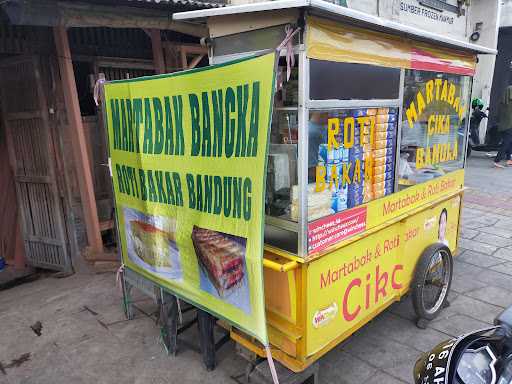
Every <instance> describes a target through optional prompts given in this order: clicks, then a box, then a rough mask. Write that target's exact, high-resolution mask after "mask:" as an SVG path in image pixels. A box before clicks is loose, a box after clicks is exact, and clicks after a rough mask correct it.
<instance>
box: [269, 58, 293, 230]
mask: <svg viewBox="0 0 512 384" xmlns="http://www.w3.org/2000/svg"><path fill="white" fill-rule="evenodd" d="M282 61H284V59H282ZM283 64H285V63H283ZM285 76H286V66H279V69H278V76H277V84H278V89H277V92H276V96H275V104H274V113H273V116H272V127H271V131H270V145H269V154H268V157H269V158H268V166H267V190H266V199H265V211H266V214H267V215H269V216H273V217H276V218H279V219H284V220H292V221H297V214H295V215H293V217H292V215H291V206H290V204H291V200H292V192H291V191H292V190H293V189H294V188H295V189H296V188H297V187H296V186H297V184H298V179H297V141H298V69H297V67H295V68H293V69H292V75H291V77H290V80H289V81H287V82H283V81H282V79H284V78H285Z"/></svg>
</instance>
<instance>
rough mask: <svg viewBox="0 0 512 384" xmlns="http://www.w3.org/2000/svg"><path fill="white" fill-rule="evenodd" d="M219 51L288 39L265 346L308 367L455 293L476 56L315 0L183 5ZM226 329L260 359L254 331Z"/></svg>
mask: <svg viewBox="0 0 512 384" xmlns="http://www.w3.org/2000/svg"><path fill="white" fill-rule="evenodd" d="M174 19H175V20H180V21H183V20H185V21H187V22H192V23H203V24H204V23H206V24H207V26H208V28H209V33H210V38H209V39H208V40H207V41H206V44H207V45H208V47H209V58H210V63H212V64H218V63H223V62H227V61H231V60H234V59H238V58H241V57H246V56H249V55H256V54H259V53H262V52H265V51H267V50H268V49H272V48H275V47H277V46H279V44H280V43H281V42H282V41H283V39H285V38H286V36H292V35H293V36H292V39H291V43H289V44H288V45H287V47H286V48H285V49H283V50H282V51H281V56H280V59H279V70H278V76H277V88H276V95H275V100H274V110H273V117H272V126H271V132H270V144H269V150H268V166H267V183H266V185H267V187H266V198H265V210H266V219H265V253H264V286H265V306H266V317H267V329H268V334H269V341H270V345H271V348H272V355H273V357H274V358H275V359H277V360H278V361H280V362H281V363H282V364H284V365H285V366H287V367H288V368H290V369H291V370H293V371H302V370H304V369H305V368H306V367H308V366H309V365H310V364H312V363H313V362H315V361H316V360H317V359H319V358H320V357H321V356H322V355H324V354H325V353H326V352H328V351H329V350H330V349H332V348H333V347H334V346H336V345H337V344H339V343H340V342H341V341H343V340H345V339H346V338H348V337H349V336H350V335H351V334H353V333H354V332H355V331H357V330H358V329H359V328H361V327H362V326H364V325H365V324H366V323H367V322H369V321H370V320H371V319H372V318H374V317H375V316H376V315H377V314H379V313H380V312H382V311H383V310H385V309H386V308H387V307H388V306H389V305H391V304H392V303H393V302H395V301H397V300H400V298H402V297H403V296H404V295H405V294H406V293H408V292H409V291H410V293H411V295H412V301H413V304H414V309H415V311H416V314H417V316H418V319H419V321H420V325H421V322H423V321H428V320H431V319H433V318H434V317H435V316H436V315H437V314H438V313H439V311H441V310H442V308H443V307H444V306H445V305H446V298H447V295H448V291H449V289H450V283H451V278H452V271H453V262H452V255H455V254H456V251H457V242H458V234H459V230H460V212H461V207H462V195H463V190H464V187H463V184H464V166H465V153H466V150H465V149H466V145H467V127H468V124H467V123H468V121H469V113H470V97H471V86H472V76H473V75H474V73H475V66H476V62H477V54H493V53H495V52H493V50H491V49H487V48H484V47H481V46H476V45H474V44H469V43H467V42H463V41H457V40H454V39H451V38H448V37H444V36H440V35H436V34H435V33H430V32H426V31H421V30H419V29H416V28H412V27H407V26H404V25H401V24H397V23H394V22H390V21H384V20H382V19H380V18H377V17H373V16H369V15H367V14H363V13H360V12H357V11H354V10H351V9H348V8H346V7H342V6H338V5H335V4H331V3H327V2H324V1H320V0H299V1H276V2H265V3H256V4H247V5H239V6H231V7H225V8H219V9H211V10H201V11H192V12H185V13H179V14H175V15H174ZM231 338H232V339H234V340H235V341H236V342H237V343H238V344H240V345H242V346H243V347H245V348H247V349H249V350H251V351H253V352H255V353H256V354H258V355H260V356H262V357H264V356H265V350H264V348H263V347H262V345H260V344H259V343H258V342H257V341H255V339H254V338H252V337H250V336H248V335H247V334H245V333H243V332H241V331H239V330H237V329H235V328H232V329H231Z"/></svg>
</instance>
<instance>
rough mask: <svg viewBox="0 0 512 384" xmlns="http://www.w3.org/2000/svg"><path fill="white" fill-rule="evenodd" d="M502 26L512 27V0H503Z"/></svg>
mask: <svg viewBox="0 0 512 384" xmlns="http://www.w3.org/2000/svg"><path fill="white" fill-rule="evenodd" d="M500 27H512V0H502V5H501V17H500Z"/></svg>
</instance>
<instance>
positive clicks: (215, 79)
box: [105, 53, 276, 344]
mask: <svg viewBox="0 0 512 384" xmlns="http://www.w3.org/2000/svg"><path fill="white" fill-rule="evenodd" d="M275 61H276V57H275V54H274V53H272V54H267V55H264V56H259V57H253V58H249V59H243V60H239V61H235V62H231V63H226V64H223V65H218V66H213V67H207V68H201V69H198V70H191V71H185V72H179V73H175V74H169V75H162V76H154V77H148V78H141V79H133V80H125V81H115V82H112V83H109V84H107V85H106V86H105V109H106V115H107V119H106V121H107V125H108V136H109V143H110V144H109V145H110V155H111V161H112V173H113V184H114V193H115V201H116V211H117V218H118V226H119V233H120V240H121V249H122V256H123V262H124V264H125V265H126V266H128V267H129V268H131V269H133V270H135V271H137V272H139V273H141V274H142V275H144V276H145V277H147V278H149V279H151V280H153V281H155V282H156V283H158V284H160V285H161V286H163V287H165V288H167V289H169V290H170V291H172V292H173V293H175V294H176V295H177V296H179V297H182V298H184V299H185V300H187V301H190V302H192V303H194V304H195V305H197V306H198V307H201V308H203V309H205V310H207V311H209V312H211V313H213V314H215V315H216V316H219V317H221V318H224V319H226V320H228V321H230V322H231V323H233V324H235V325H236V326H237V327H239V328H241V329H243V330H244V331H245V332H247V333H248V334H251V335H253V336H255V337H256V338H257V339H258V340H260V341H261V342H262V343H264V344H267V331H266V324H265V309H264V293H263V282H262V280H263V277H262V255H263V212H264V207H263V201H264V200H263V198H264V180H265V165H266V157H267V143H268V133H269V129H270V128H269V125H270V119H271V110H272V104H273V89H274V73H275V70H274V69H275V68H274V67H275Z"/></svg>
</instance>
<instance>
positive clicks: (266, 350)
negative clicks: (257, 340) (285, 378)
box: [265, 345, 279, 384]
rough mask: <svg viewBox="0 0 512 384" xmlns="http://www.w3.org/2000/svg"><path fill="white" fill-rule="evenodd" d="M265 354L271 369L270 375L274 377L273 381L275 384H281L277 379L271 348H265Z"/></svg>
mask: <svg viewBox="0 0 512 384" xmlns="http://www.w3.org/2000/svg"><path fill="white" fill-rule="evenodd" d="M265 352H266V353H267V361H268V366H269V368H270V374H271V375H272V381H273V382H274V384H279V379H278V377H277V372H276V366H275V365H274V359H272V352H270V346H268V345H266V346H265Z"/></svg>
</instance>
